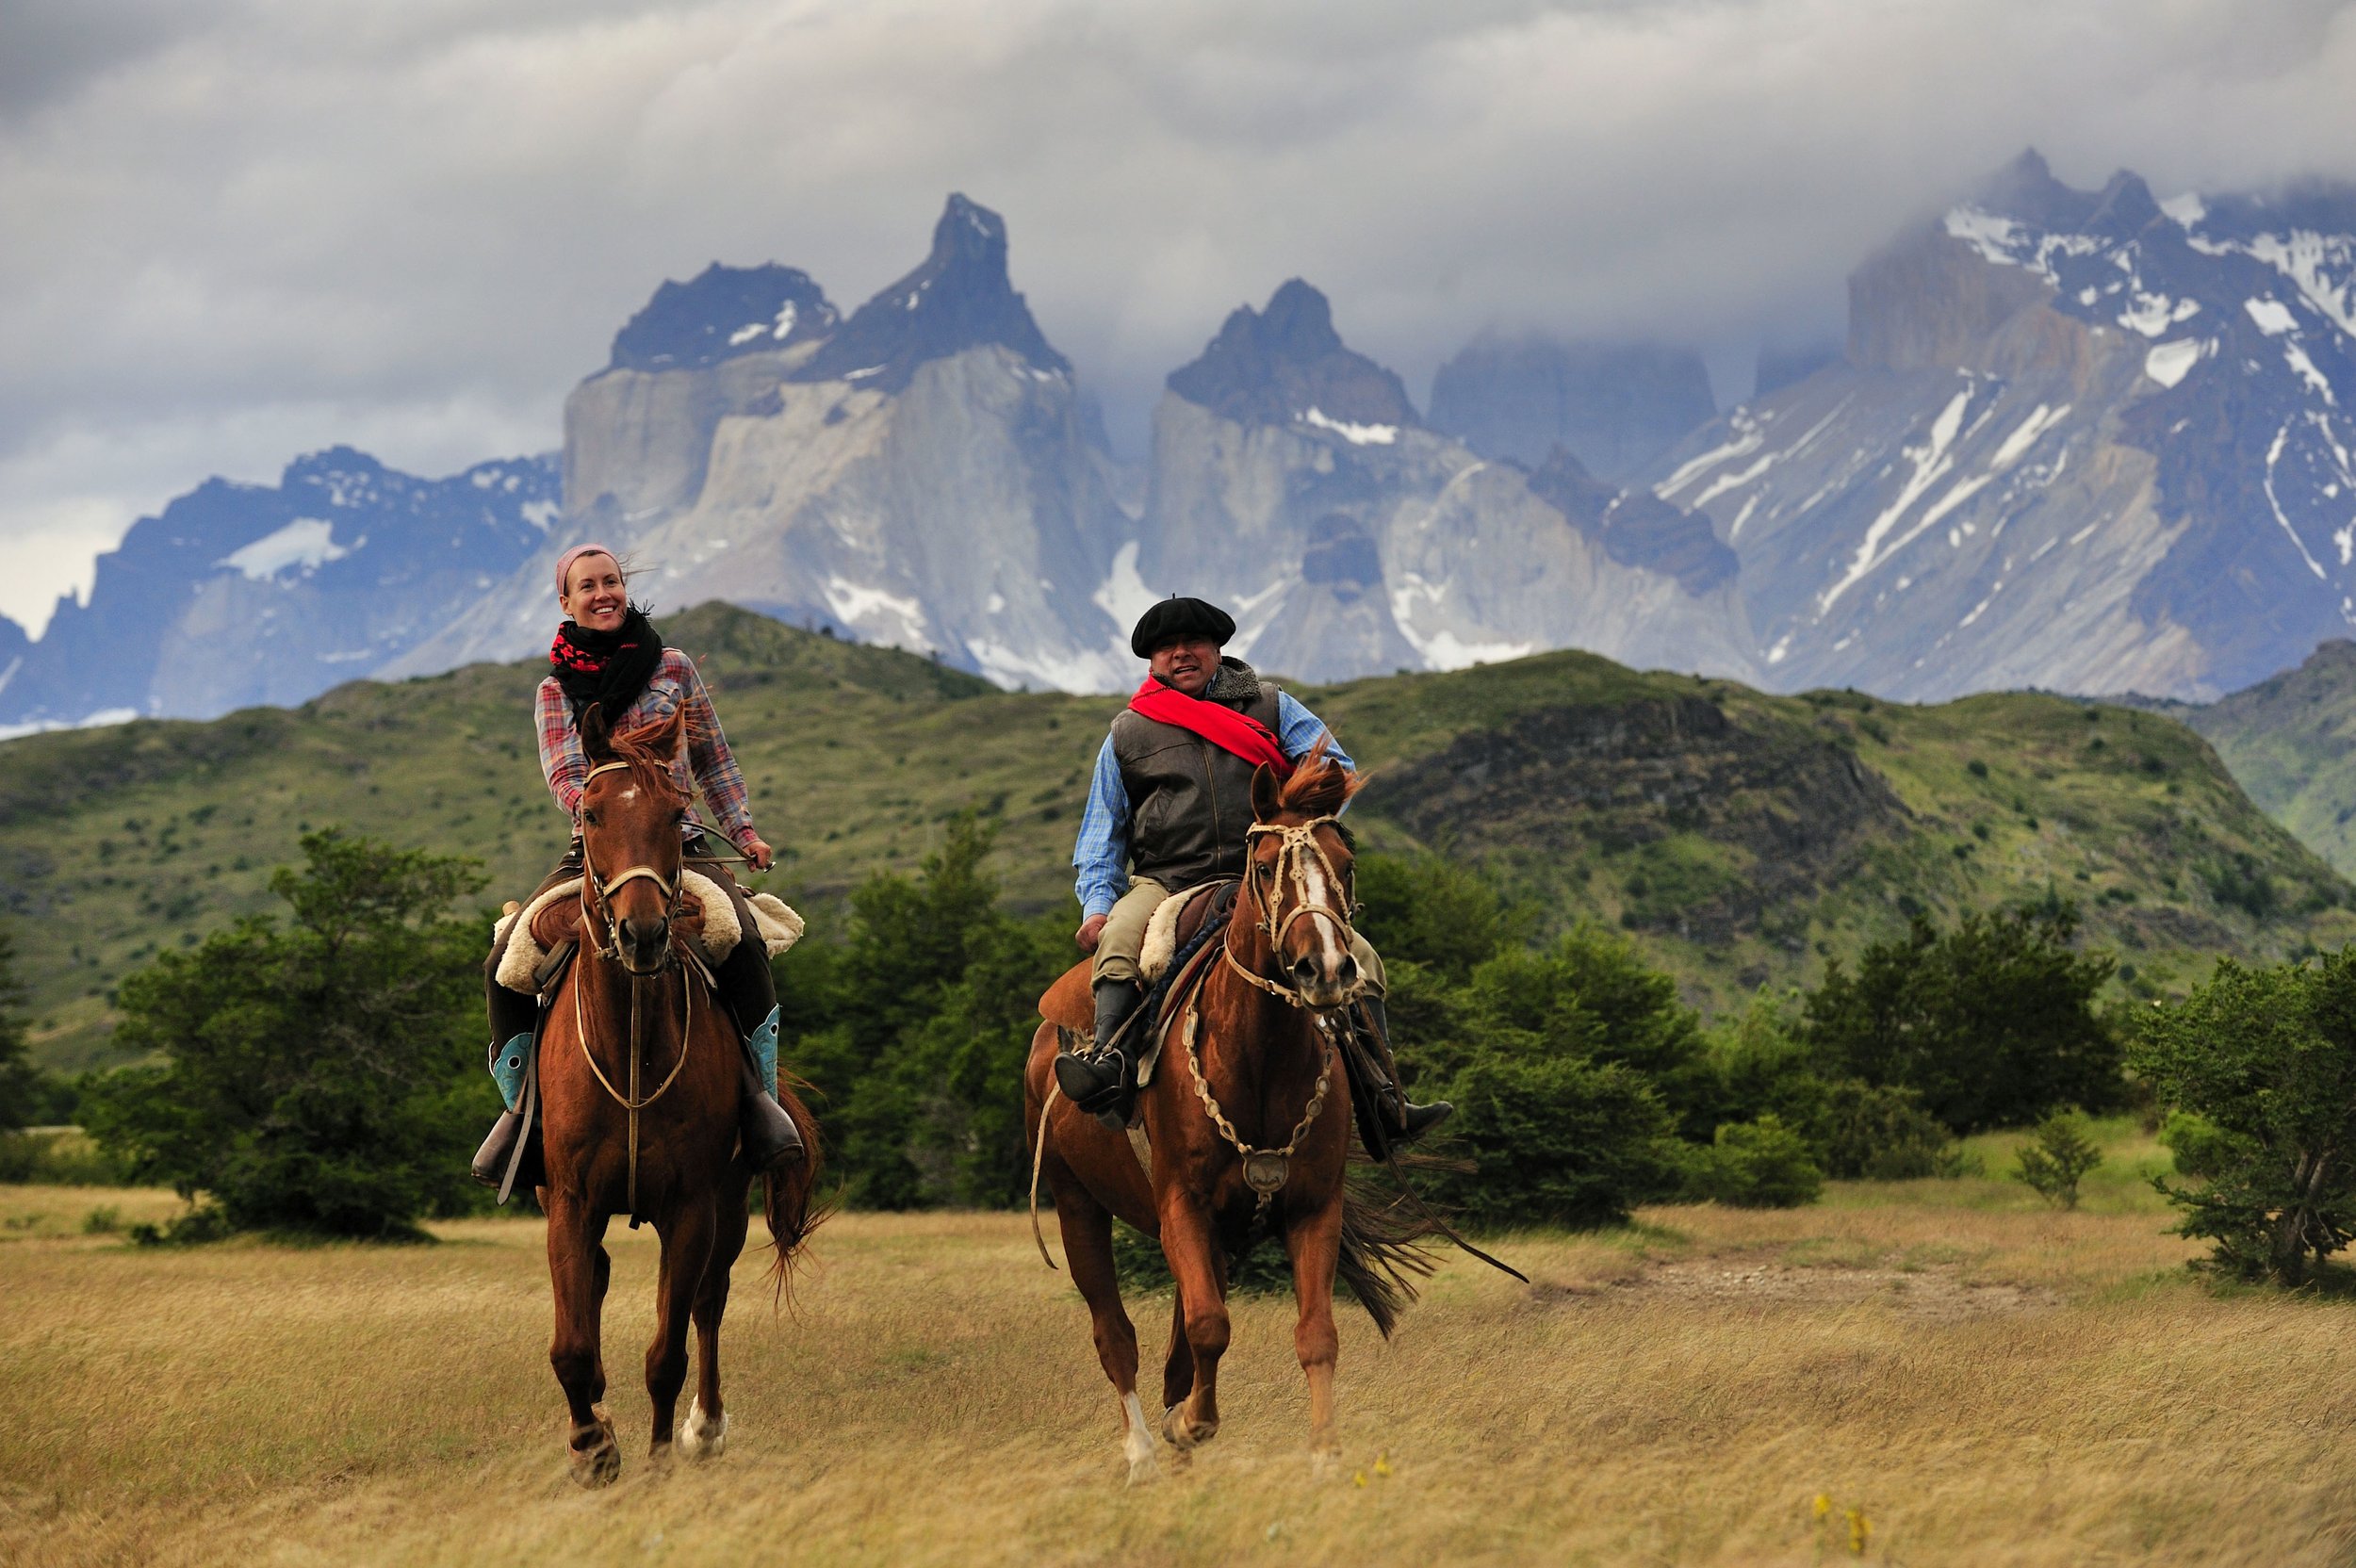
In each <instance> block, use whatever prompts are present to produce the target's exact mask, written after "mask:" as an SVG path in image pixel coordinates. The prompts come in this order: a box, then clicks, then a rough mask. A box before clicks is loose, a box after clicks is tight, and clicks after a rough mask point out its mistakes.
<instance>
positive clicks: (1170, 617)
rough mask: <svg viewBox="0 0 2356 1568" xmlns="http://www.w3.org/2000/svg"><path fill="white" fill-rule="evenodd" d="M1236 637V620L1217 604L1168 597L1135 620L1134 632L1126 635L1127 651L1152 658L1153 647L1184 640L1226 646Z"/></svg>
mask: <svg viewBox="0 0 2356 1568" xmlns="http://www.w3.org/2000/svg"><path fill="white" fill-rule="evenodd" d="M1234 635H1235V617H1234V616H1233V615H1230V614H1229V613H1227V612H1226V611H1224V610H1221V609H1220V608H1219V606H1218V605H1216V604H1205V603H1204V602H1203V600H1201V599H1182V598H1167V599H1164V600H1162V601H1161V602H1160V603H1158V604H1156V605H1155V606H1154V607H1153V609H1151V610H1149V611H1147V612H1146V613H1144V614H1142V615H1140V616H1138V617H1137V629H1136V630H1135V631H1132V632H1131V633H1129V651H1130V652H1131V653H1134V654H1136V655H1137V657H1138V658H1139V659H1151V658H1153V650H1154V649H1155V648H1158V647H1161V646H1163V645H1165V644H1169V643H1175V642H1177V641H1179V640H1180V639H1181V638H1186V637H1207V638H1209V639H1210V640H1211V641H1212V642H1214V643H1217V644H1218V645H1219V646H1221V647H1225V646H1226V645H1227V639H1228V638H1230V637H1233V636H1234Z"/></svg>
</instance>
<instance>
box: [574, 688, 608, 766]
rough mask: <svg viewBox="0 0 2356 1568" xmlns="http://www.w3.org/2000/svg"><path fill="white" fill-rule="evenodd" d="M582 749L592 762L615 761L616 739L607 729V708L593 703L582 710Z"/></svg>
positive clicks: (580, 726)
mask: <svg viewBox="0 0 2356 1568" xmlns="http://www.w3.org/2000/svg"><path fill="white" fill-rule="evenodd" d="M579 728H580V730H581V750H582V751H584V752H586V753H588V755H589V760H591V761H592V762H608V761H612V760H613V759H614V738H613V736H612V735H611V734H610V733H609V732H608V731H607V729H606V727H605V707H604V705H603V704H601V703H595V702H593V703H591V704H590V705H589V706H588V707H586V708H584V709H582V710H581V719H580V723H579Z"/></svg>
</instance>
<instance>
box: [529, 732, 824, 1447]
mask: <svg viewBox="0 0 2356 1568" xmlns="http://www.w3.org/2000/svg"><path fill="white" fill-rule="evenodd" d="M682 717H683V715H682V714H679V713H674V714H673V715H672V716H671V718H670V719H669V720H668V721H667V722H665V723H663V724H660V725H655V726H651V727H644V728H641V729H638V730H633V731H630V732H627V733H624V734H618V735H609V734H607V733H606V730H605V727H604V725H603V723H602V722H601V721H600V720H599V718H598V716H597V710H596V709H594V708H592V709H591V710H590V711H588V713H587V714H585V715H584V716H583V718H582V721H581V743H582V746H583V749H584V750H585V751H586V753H587V755H588V757H589V760H590V763H591V770H590V775H589V779H588V784H587V787H586V789H585V790H584V791H583V792H582V794H581V849H582V855H583V861H582V864H583V868H584V870H585V872H586V874H585V875H584V876H583V877H582V879H581V898H580V904H579V908H578V911H577V922H578V923H577V924H576V925H575V927H574V930H573V933H572V934H573V935H575V936H577V937H578V938H579V939H580V942H581V947H580V952H579V954H578V956H576V957H575V958H574V960H573V963H572V967H571V971H570V972H568V973H567V974H566V975H565V976H564V980H563V981H562V982H561V984H560V988H559V989H558V991H557V993H556V995H555V997H554V999H553V1001H552V1003H551V1005H550V1007H549V1011H548V1020H547V1023H546V1026H545V1027H544V1028H543V1030H542V1032H541V1040H540V1053H539V1069H538V1070H539V1092H540V1098H541V1107H542V1110H541V1115H542V1118H543V1121H542V1126H543V1129H544V1132H543V1139H544V1147H545V1149H546V1153H547V1161H548V1184H547V1185H545V1186H543V1187H541V1188H540V1189H539V1197H540V1206H541V1207H542V1208H543V1209H545V1210H546V1211H547V1213H548V1274H549V1277H550V1278H551V1280H552V1281H553V1282H554V1284H555V1288H556V1336H555V1339H554V1342H553V1343H552V1344H551V1345H550V1346H549V1348H548V1360H549V1362H550V1364H552V1365H553V1366H554V1367H555V1369H556V1378H557V1381H558V1382H560V1383H562V1384H563V1385H564V1398H565V1402H566V1403H567V1405H569V1406H570V1407H571V1417H572V1420H571V1430H570V1433H569V1434H568V1438H567V1446H568V1447H569V1448H570V1450H571V1455H572V1474H573V1478H574V1479H575V1480H577V1481H579V1482H580V1483H581V1485H583V1486H603V1485H605V1484H607V1483H608V1482H610V1481H612V1480H614V1478H616V1477H618V1476H619V1475H620V1474H621V1469H622V1456H621V1450H620V1448H619V1447H618V1446H616V1445H615V1443H614V1424H613V1422H612V1420H611V1419H609V1418H608V1416H607V1414H606V1413H605V1409H604V1407H603V1406H602V1405H600V1404H599V1403H598V1401H599V1400H600V1399H602V1398H603V1397H605V1360H604V1355H603V1352H602V1350H601V1348H600V1344H599V1337H600V1336H599V1330H600V1324H599V1315H600V1313H601V1311H602V1309H603V1307H604V1303H605V1291H606V1285H607V1282H608V1281H609V1280H610V1278H611V1276H612V1273H613V1261H612V1259H611V1258H610V1257H608V1255H607V1253H606V1250H605V1245H604V1242H605V1228H606V1224H607V1221H608V1220H610V1219H611V1218H612V1217H614V1216H615V1215H617V1214H627V1215H629V1216H630V1223H631V1225H632V1226H635V1225H637V1224H638V1223H639V1221H640V1220H641V1219H645V1220H650V1221H651V1222H652V1223H653V1225H654V1228H655V1233H656V1234H657V1235H658V1236H660V1237H661V1238H662V1242H663V1262H662V1267H661V1274H660V1282H659V1283H658V1285H657V1287H656V1289H657V1296H656V1315H655V1332H654V1343H653V1344H651V1345H649V1346H648V1347H647V1348H646V1392H647V1394H648V1395H649V1396H650V1397H652V1399H653V1402H654V1435H653V1442H652V1446H651V1447H650V1448H649V1450H648V1457H649V1458H650V1459H652V1460H654V1461H656V1462H663V1460H665V1459H666V1458H667V1457H668V1456H669V1454H670V1452H671V1435H672V1425H673V1416H674V1413H675V1412H676V1410H677V1406H678V1401H679V1389H680V1387H681V1386H682V1385H683V1384H684V1383H685V1381H686V1379H687V1327H688V1323H689V1320H690V1318H691V1317H692V1318H693V1320H694V1323H695V1339H696V1361H697V1373H698V1377H697V1382H696V1390H695V1400H694V1402H693V1403H692V1404H691V1405H690V1406H689V1409H688V1412H687V1420H686V1425H685V1429H683V1430H682V1431H681V1432H680V1433H679V1448H680V1450H681V1451H682V1452H683V1453H685V1455H686V1456H687V1457H688V1458H690V1459H705V1458H712V1457H715V1456H717V1455H718V1454H719V1453H720V1452H721V1450H722V1447H723V1446H724V1445H725V1443H726V1441H727V1433H728V1416H727V1413H726V1411H725V1409H724V1408H723V1406H722V1404H721V1402H720V1316H721V1314H722V1313H723V1312H725V1311H726V1310H727V1308H728V1271H729V1269H730V1268H731V1267H732V1266H734V1264H735V1262H736V1259H737V1256H738V1254H739V1253H741V1252H742V1251H743V1250H744V1233H745V1228H746V1215H745V1196H746V1188H747V1185H748V1184H749V1183H750V1181H751V1179H752V1176H753V1172H752V1170H751V1169H750V1168H748V1167H747V1166H746V1164H745V1163H744V1160H743V1158H742V1156H741V1154H740V1153H739V1152H738V1150H737V1137H736V1126H737V1097H738V1094H739V1092H740V1083H741V1076H742V1075H741V1072H740V1070H739V1066H738V1061H737V1054H738V1053H739V1051H741V1050H742V1049H743V1047H742V1046H741V1044H740V1043H739V1040H738V1036H737V1028H736V1023H735V1021H734V1020H733V1019H731V1018H730V1016H729V1015H728V1010H727V1009H726V1008H725V1007H723V1006H721V1005H719V1003H718V1001H717V999H716V998H715V997H714V995H713V993H712V987H711V985H710V983H709V981H708V978H707V976H706V975H705V973H704V972H703V971H702V968H701V963H700V960H699V959H697V958H695V956H693V955H692V953H691V952H689V951H688V950H686V949H685V948H684V946H683V943H684V941H685V939H686V937H687V931H686V929H685V927H686V926H687V925H688V924H689V923H691V922H692V918H693V917H692V910H691V911H683V910H682V907H681V906H682V900H681V897H680V892H679V871H680V864H679V862H680V834H679V826H680V824H681V823H682V822H684V821H685V820H686V816H687V810H688V804H689V803H688V800H687V798H686V796H684V795H682V794H681V793H680V792H679V789H678V787H677V786H676V785H675V784H674V783H673V781H672V777H671V770H670V767H669V759H670V758H671V757H672V756H674V755H675V754H676V753H677V751H678V749H679V744H680V741H681V732H680V725H681V722H682ZM741 939H742V940H745V941H757V940H759V938H758V937H757V936H755V935H754V934H753V933H752V932H751V931H750V930H749V929H748V930H746V931H745V932H744V934H743V936H742V937H741ZM633 1042H634V1049H633ZM633 1058H634V1059H633ZM777 1098H778V1100H779V1102H780V1103H783V1105H784V1106H785V1108H786V1111H787V1114H788V1115H790V1116H792V1117H793V1119H794V1124H795V1125H796V1126H797V1127H799V1128H800V1129H801V1132H802V1141H803V1144H804V1146H805V1147H806V1149H807V1150H808V1154H807V1155H806V1157H805V1158H804V1159H803V1160H802V1161H801V1162H800V1163H799V1164H798V1165H796V1166H794V1167H792V1168H789V1169H788V1170H787V1171H786V1172H785V1173H784V1174H782V1175H773V1176H771V1177H770V1178H768V1181H767V1186H768V1193H767V1218H768V1222H769V1233H770V1235H771V1236H772V1237H773V1238H775V1241H776V1244H777V1262H776V1265H775V1268H774V1274H775V1277H776V1279H777V1283H778V1285H779V1287H780V1288H782V1287H783V1285H784V1284H785V1283H786V1280H787V1275H788V1272H789V1271H790V1269H791V1268H792V1266H793V1264H794V1256H795V1252H796V1250H797V1249H799V1247H800V1246H801V1245H802V1243H803V1242H804V1240H805V1239H806V1238H807V1236H808V1234H809V1232H810V1227H811V1225H812V1223H813V1222H814V1219H815V1216H814V1214H813V1212H812V1209H811V1205H810V1193H811V1190H812V1188H813V1186H814V1185H815V1184H816V1182H817V1177H818V1128H817V1124H816V1123H815V1121H814V1120H812V1119H811V1117H810V1112H809V1111H808V1109H806V1108H805V1107H804V1106H803V1105H802V1104H801V1103H799V1102H798V1101H797V1100H795V1099H794V1096H793V1095H792V1094H791V1093H790V1092H788V1091H787V1089H786V1086H785V1085H784V1083H783V1081H782V1078H781V1079H780V1082H779V1085H778V1096H777ZM633 1106H634V1107H636V1108H635V1109H632V1107H633Z"/></svg>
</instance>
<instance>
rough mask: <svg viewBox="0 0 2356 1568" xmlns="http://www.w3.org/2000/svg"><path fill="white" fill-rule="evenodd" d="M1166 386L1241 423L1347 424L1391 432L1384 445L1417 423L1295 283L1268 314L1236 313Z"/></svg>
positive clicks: (1328, 310) (1329, 312) (1400, 388)
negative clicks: (1405, 428) (1200, 352)
mask: <svg viewBox="0 0 2356 1568" xmlns="http://www.w3.org/2000/svg"><path fill="white" fill-rule="evenodd" d="M1169 384H1170V390H1171V391H1172V392H1175V393H1177V394H1178V396H1180V397H1182V398H1184V399H1186V400H1187V401H1188V402H1191V403H1197V404H1200V405H1201V406H1202V407H1204V408H1207V409H1209V410H1210V411H1211V412H1212V413H1214V414H1217V415H1219V416H1220V417H1223V418H1228V419H1233V420H1235V421H1236V422H1237V423H1239V424H1255V425H1289V424H1295V423H1306V424H1310V425H1322V426H1324V427H1326V428H1329V429H1332V428H1336V427H1339V426H1348V427H1350V431H1351V432H1357V433H1361V434H1364V433H1370V432H1375V431H1383V432H1388V433H1386V434H1383V435H1382V436H1381V437H1379V439H1381V440H1385V441H1387V440H1389V439H1391V437H1392V435H1395V434H1396V433H1397V432H1398V430H1399V427H1400V426H1412V425H1415V424H1418V423H1420V421H1419V420H1417V418H1416V417H1415V405H1414V404H1412V403H1410V402H1409V401H1408V400H1407V389H1406V387H1405V386H1404V385H1402V384H1400V382H1399V377H1398V376H1396V375H1394V374H1393V373H1392V372H1390V371H1389V370H1386V369H1384V368H1383V367H1382V366H1380V365H1377V364H1376V363H1375V362H1374V361H1373V360H1371V359H1368V358H1366V355H1364V354H1361V353H1356V352H1353V351H1351V350H1350V348H1349V347H1348V346H1347V345H1346V344H1344V343H1343V342H1342V337H1341V334H1340V333H1338V332H1336V331H1334V329H1333V306H1332V305H1331V304H1330V303H1329V302H1327V300H1326V298H1325V296H1324V295H1323V294H1321V293H1319V292H1318V291H1317V289H1315V288H1313V287H1311V286H1309V285H1308V284H1306V283H1304V282H1302V281H1301V279H1299V278H1293V279H1289V280H1287V281H1286V282H1285V283H1284V285H1283V286H1281V287H1279V288H1278V289H1277V290H1276V292H1275V293H1274V294H1272V295H1270V296H1268V307H1267V308H1266V309H1265V310H1253V309H1252V307H1251V306H1250V305H1240V306H1238V307H1236V309H1235V311H1234V312H1233V313H1231V314H1230V315H1229V316H1228V318H1227V319H1226V320H1225V321H1224V322H1223V323H1221V325H1220V326H1219V335H1218V336H1217V337H1214V338H1213V339H1211V341H1210V344H1209V346H1208V347H1206V348H1205V349H1204V350H1203V353H1202V356H1201V357H1200V358H1198V359H1196V360H1195V361H1194V362H1193V363H1192V364H1189V365H1186V366H1183V367H1181V368H1178V369H1176V370H1173V371H1171V372H1170V383H1169ZM1345 433H1346V434H1347V433H1348V432H1345ZM1351 438H1352V439H1358V438H1359V436H1358V435H1353V436H1351Z"/></svg>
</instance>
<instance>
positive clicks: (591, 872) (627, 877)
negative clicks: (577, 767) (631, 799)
mask: <svg viewBox="0 0 2356 1568" xmlns="http://www.w3.org/2000/svg"><path fill="white" fill-rule="evenodd" d="M629 769H630V763H628V762H600V763H598V764H597V766H596V767H594V768H591V769H590V770H589V772H588V774H587V775H586V776H583V777H582V779H581V788H582V789H583V790H586V789H587V788H588V787H589V781H590V780H591V779H594V778H596V777H597V776H598V775H599V774H605V773H621V772H628V771H629ZM641 878H643V879H645V880H646V881H648V882H651V883H653V884H654V885H655V886H656V887H658V888H660V889H662V890H663V959H662V962H660V963H658V964H657V965H655V967H654V968H652V969H649V970H642V969H638V968H636V967H634V966H632V965H631V964H630V961H629V960H628V959H626V958H624V957H623V956H622V939H621V936H620V934H619V933H618V932H617V931H616V930H615V929H614V918H613V906H614V894H615V893H616V892H618V891H620V890H622V889H624V888H626V887H628V886H629V885H630V884H631V883H632V882H636V881H638V880H640V879H641ZM593 890H594V891H595V893H596V895H597V896H596V897H595V898H592V897H591V896H590V895H591V892H592V891H593ZM599 905H603V906H604V907H603V908H602V909H601V908H599V907H598V906H599ZM678 915H679V878H678V877H676V876H664V875H663V874H662V873H661V872H659V871H657V870H655V869H654V868H653V867H652V866H631V867H630V869H629V870H627V871H624V872H621V873H619V874H616V875H614V876H613V877H611V878H607V877H603V876H600V875H598V874H597V864H596V862H595V861H593V860H591V859H590V858H589V835H588V834H587V833H585V832H584V833H582V834H581V920H582V922H583V923H585V924H587V925H588V926H589V927H590V928H591V929H592V930H594V931H596V932H597V933H599V939H598V941H597V956H598V957H600V958H604V959H608V960H610V961H611V962H614V963H616V964H619V965H621V966H622V968H623V969H624V970H626V971H628V972H630V975H631V976H632V977H634V978H637V979H642V980H643V979H646V977H648V976H650V975H656V974H661V973H662V972H663V971H664V970H667V969H669V968H670V967H671V966H672V965H673V964H674V963H676V962H677V961H678V960H677V957H676V956H675V955H674V954H673V952H672V948H671V922H672V921H673V920H675V919H676V918H678Z"/></svg>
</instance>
